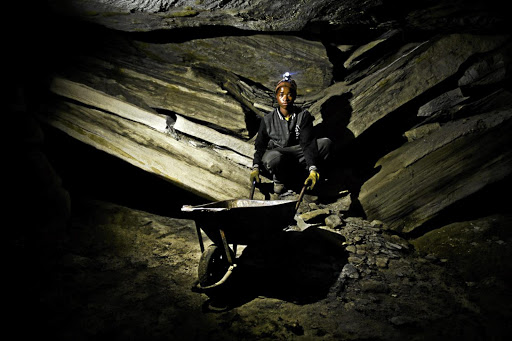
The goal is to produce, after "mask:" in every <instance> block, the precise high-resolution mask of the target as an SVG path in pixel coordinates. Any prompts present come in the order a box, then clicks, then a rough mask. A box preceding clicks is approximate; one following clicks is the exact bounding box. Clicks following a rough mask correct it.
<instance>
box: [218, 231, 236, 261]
mask: <svg viewBox="0 0 512 341" xmlns="http://www.w3.org/2000/svg"><path fill="white" fill-rule="evenodd" d="M219 231H220V238H221V239H222V244H223V245H224V251H226V257H227V259H228V263H229V265H233V263H234V259H232V258H231V252H230V249H229V245H228V241H227V240H226V234H225V233H224V230H222V229H219ZM235 256H236V254H235Z"/></svg>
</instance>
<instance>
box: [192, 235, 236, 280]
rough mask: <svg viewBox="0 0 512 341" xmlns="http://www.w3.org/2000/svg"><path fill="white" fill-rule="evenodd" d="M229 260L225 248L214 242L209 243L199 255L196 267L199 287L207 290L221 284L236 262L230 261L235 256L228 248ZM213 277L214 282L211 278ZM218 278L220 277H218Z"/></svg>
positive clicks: (231, 271)
mask: <svg viewBox="0 0 512 341" xmlns="http://www.w3.org/2000/svg"><path fill="white" fill-rule="evenodd" d="M229 253H230V257H231V262H230V260H228V259H227V257H225V256H226V254H225V250H224V248H222V247H219V246H218V245H216V244H212V245H210V246H209V247H208V248H207V249H206V250H204V252H203V253H202V255H201V258H200V260H199V267H198V280H199V281H198V282H199V283H198V285H197V287H198V288H199V289H203V290H208V289H213V288H216V287H219V286H221V285H222V284H224V283H225V282H226V281H227V280H228V278H229V277H230V276H231V274H232V273H233V270H234V269H235V268H236V264H234V263H233V262H232V260H233V259H234V258H235V254H234V252H233V251H232V250H231V249H229ZM221 275H223V276H222V277H221ZM212 278H213V279H214V280H213V281H215V282H214V283H210V282H212V280H211V279H212ZM218 278H220V279H218Z"/></svg>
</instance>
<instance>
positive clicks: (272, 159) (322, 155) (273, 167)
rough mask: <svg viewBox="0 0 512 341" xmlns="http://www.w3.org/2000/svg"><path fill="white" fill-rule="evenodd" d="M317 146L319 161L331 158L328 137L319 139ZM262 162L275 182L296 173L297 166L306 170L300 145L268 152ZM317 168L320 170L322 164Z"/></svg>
mask: <svg viewBox="0 0 512 341" xmlns="http://www.w3.org/2000/svg"><path fill="white" fill-rule="evenodd" d="M316 144H317V148H318V156H319V158H318V161H319V162H320V163H323V162H324V161H325V160H327V158H328V157H329V151H330V149H331V144H332V142H331V140H330V139H328V138H327V137H323V138H319V139H317V140H316ZM261 161H262V163H263V166H264V167H265V169H266V170H267V171H268V172H269V173H270V174H272V175H273V176H274V180H276V179H277V180H278V181H282V179H284V178H286V177H287V174H289V172H293V170H295V171H296V170H297V168H296V166H299V167H300V168H302V169H306V159H305V158H304V153H303V151H302V148H301V147H300V146H299V145H295V146H290V147H284V148H275V149H271V150H267V151H266V152H265V154H263V157H262V159H261ZM315 166H317V167H318V168H320V167H321V164H319V165H315Z"/></svg>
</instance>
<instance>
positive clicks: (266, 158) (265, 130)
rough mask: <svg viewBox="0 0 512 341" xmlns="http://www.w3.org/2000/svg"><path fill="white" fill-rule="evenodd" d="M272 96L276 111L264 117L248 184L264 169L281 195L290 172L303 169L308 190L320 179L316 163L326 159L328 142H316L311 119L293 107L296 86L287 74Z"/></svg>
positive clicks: (257, 178) (305, 112)
mask: <svg viewBox="0 0 512 341" xmlns="http://www.w3.org/2000/svg"><path fill="white" fill-rule="evenodd" d="M275 96H276V100H277V103H278V104H279V107H278V108H275V109H274V110H273V111H272V112H270V113H268V114H267V115H265V117H263V119H262V120H261V124H260V128H259V130H258V136H257V137H256V141H255V147H256V151H255V153H254V159H253V169H252V171H251V175H250V180H251V183H252V182H253V181H256V182H260V177H259V174H260V169H261V167H265V169H266V170H267V171H268V172H269V173H270V174H272V176H273V181H274V193H276V194H282V193H284V191H285V186H284V184H283V180H284V179H286V177H287V176H288V175H289V172H290V171H292V172H294V171H295V170H296V171H303V169H304V167H305V169H307V170H308V171H309V176H308V177H307V179H306V181H305V182H304V184H305V185H309V187H308V189H309V190H311V189H313V187H314V186H315V185H316V183H317V181H318V179H319V178H320V175H319V173H318V165H319V163H320V162H322V161H325V160H326V159H327V157H328V156H329V150H330V146H331V140H329V139H328V138H320V139H317V138H316V136H315V134H314V129H313V116H312V115H311V114H310V113H309V111H307V110H301V109H300V108H298V107H297V106H295V105H294V102H295V99H296V98H297V84H296V83H295V81H294V80H293V79H291V76H290V74H289V73H288V72H287V73H285V74H284V75H283V79H281V80H280V81H279V82H278V83H277V85H276V88H275Z"/></svg>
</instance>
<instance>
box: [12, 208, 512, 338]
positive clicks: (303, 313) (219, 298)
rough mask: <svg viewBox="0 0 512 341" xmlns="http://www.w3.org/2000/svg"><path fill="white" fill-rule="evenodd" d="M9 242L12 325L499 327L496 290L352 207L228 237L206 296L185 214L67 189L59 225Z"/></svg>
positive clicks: (168, 334) (208, 330)
mask: <svg viewBox="0 0 512 341" xmlns="http://www.w3.org/2000/svg"><path fill="white" fill-rule="evenodd" d="M32 236H33V237H34V236H35V235H32ZM205 243H206V245H208V244H209V242H208V241H207V240H205ZM16 247H17V253H16V259H15V260H16V262H12V264H13V265H12V268H9V271H10V274H11V278H13V281H11V282H9V283H10V284H12V287H10V288H9V290H8V291H7V298H6V299H7V300H9V301H10V302H12V303H14V304H12V305H9V306H8V307H9V308H8V312H9V317H10V318H12V319H11V320H9V321H8V322H9V325H10V326H11V327H12V330H13V331H15V333H16V334H15V335H16V336H17V337H24V336H29V335H32V336H34V335H35V336H37V337H49V338H51V339H53V340H98V339H109V340H398V339H402V338H403V339H409V340H442V339H457V340H459V339H462V340H499V339H501V336H502V335H503V334H502V333H503V332H505V331H509V329H507V328H508V327H505V326H506V325H505V323H506V322H507V321H506V319H507V318H506V316H502V317H500V314H499V311H500V309H502V308H504V309H508V310H509V309H510V308H507V307H502V306H503V305H507V303H504V302H500V299H499V296H497V295H492V294H489V301H488V302H490V303H488V304H480V303H479V301H478V299H477V297H480V299H482V296H481V295H480V294H481V293H482V292H483V291H485V288H484V287H479V288H477V287H475V286H468V284H467V283H460V282H457V281H456V278H454V277H453V276H451V274H450V272H449V271H447V268H446V265H445V264H444V263H443V260H439V259H425V258H422V257H419V256H418V255H417V254H416V253H415V252H414V250H413V249H412V247H411V245H410V244H408V243H407V242H405V241H404V240H403V239H401V238H400V237H398V236H395V235H392V234H388V233H387V232H386V231H383V230H382V229H381V228H379V226H375V225H372V224H371V223H370V222H367V221H364V220H362V219H360V218H354V217H351V218H346V219H344V224H343V226H341V227H340V228H337V229H329V228H328V227H325V226H312V227H309V228H307V229H306V230H304V231H301V232H299V231H295V230H294V229H293V228H292V229H290V230H289V231H287V232H283V233H280V234H279V236H277V237H275V238H273V240H271V241H269V242H268V243H265V244H264V245H248V246H246V247H239V248H238V250H237V257H238V260H237V263H238V267H237V268H236V269H235V272H234V273H233V276H232V277H231V278H230V280H229V281H228V283H227V286H226V287H225V289H224V291H223V292H220V293H217V294H216V295H213V294H212V297H209V296H208V295H207V294H205V293H202V292H198V291H197V290H196V286H195V285H196V280H197V276H198V274H197V271H198V264H199V259H200V257H201V251H200V247H199V243H198V238H197V234H196V229H195V225H194V222H193V221H192V220H188V219H176V218H170V217H165V216H160V215H155V214H151V213H148V212H144V211H139V210H134V209H130V208H127V207H124V206H119V205H115V204H110V203H106V202H101V201H94V200H85V199H84V200H82V199H80V200H74V201H73V207H72V216H71V221H70V223H69V227H68V229H67V231H65V232H64V233H61V232H59V233H56V234H55V235H54V236H53V237H52V238H50V239H48V240H44V239H41V238H35V237H34V238H20V239H18V242H17V245H16ZM494 286H495V284H494ZM487 292H488V291H487ZM491 303H492V304H491ZM489 306H493V307H494V308H489Z"/></svg>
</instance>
